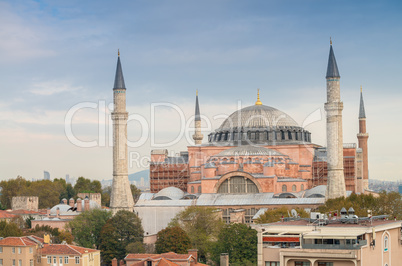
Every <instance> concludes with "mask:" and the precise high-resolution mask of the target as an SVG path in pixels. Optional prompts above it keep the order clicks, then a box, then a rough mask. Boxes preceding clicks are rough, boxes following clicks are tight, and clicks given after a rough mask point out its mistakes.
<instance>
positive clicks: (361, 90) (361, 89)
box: [360, 85, 363, 93]
mask: <svg viewBox="0 0 402 266" xmlns="http://www.w3.org/2000/svg"><path fill="white" fill-rule="evenodd" d="M362 92H363V87H362V85H360V93H362Z"/></svg>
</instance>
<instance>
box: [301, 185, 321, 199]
mask: <svg viewBox="0 0 402 266" xmlns="http://www.w3.org/2000/svg"><path fill="white" fill-rule="evenodd" d="M326 193H327V186H325V185H321V186H316V187H313V188H311V189H309V190H306V193H304V198H308V197H311V196H313V195H322V196H324V197H325V195H326Z"/></svg>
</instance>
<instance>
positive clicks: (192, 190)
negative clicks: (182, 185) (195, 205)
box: [191, 186, 194, 194]
mask: <svg viewBox="0 0 402 266" xmlns="http://www.w3.org/2000/svg"><path fill="white" fill-rule="evenodd" d="M191 193H193V194H194V187H193V186H191Z"/></svg>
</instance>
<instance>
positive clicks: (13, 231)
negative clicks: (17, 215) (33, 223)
mask: <svg viewBox="0 0 402 266" xmlns="http://www.w3.org/2000/svg"><path fill="white" fill-rule="evenodd" d="M22 235H23V233H22V230H21V229H20V228H19V227H18V225H17V224H15V223H13V222H9V223H7V222H6V221H1V222H0V236H1V237H9V236H22Z"/></svg>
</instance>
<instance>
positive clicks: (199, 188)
mask: <svg viewBox="0 0 402 266" xmlns="http://www.w3.org/2000/svg"><path fill="white" fill-rule="evenodd" d="M198 193H200V194H201V186H198Z"/></svg>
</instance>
